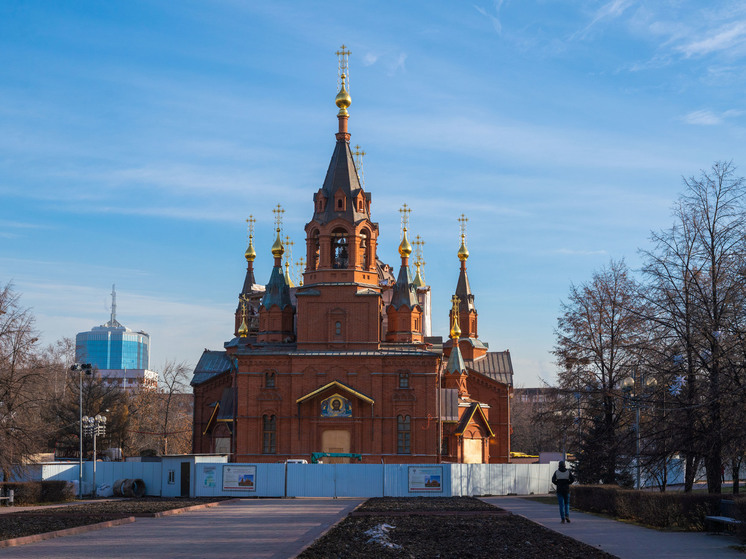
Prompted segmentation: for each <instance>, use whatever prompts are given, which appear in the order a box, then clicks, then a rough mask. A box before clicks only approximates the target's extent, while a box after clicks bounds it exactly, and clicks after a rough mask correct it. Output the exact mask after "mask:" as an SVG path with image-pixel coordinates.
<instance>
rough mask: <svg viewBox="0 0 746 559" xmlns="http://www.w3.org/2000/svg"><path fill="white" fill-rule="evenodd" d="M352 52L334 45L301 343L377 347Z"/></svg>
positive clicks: (372, 239) (302, 291)
mask: <svg viewBox="0 0 746 559" xmlns="http://www.w3.org/2000/svg"><path fill="white" fill-rule="evenodd" d="M349 55H350V51H349V50H347V49H346V48H345V46H344V45H342V47H341V49H340V50H339V51H337V56H338V57H339V92H338V93H337V96H336V98H335V104H336V105H337V107H338V108H339V112H338V113H337V121H338V129H337V133H336V134H335V137H336V140H337V141H336V144H335V146H334V152H333V153H332V158H331V162H330V163H329V168H328V169H327V172H326V177H325V178H324V182H323V183H322V185H321V187H320V188H319V190H318V191H317V192H316V194H314V197H313V217H312V218H311V221H309V222H308V223H307V224H306V228H305V230H306V268H305V272H304V274H303V286H302V287H299V288H298V290H297V291H296V296H297V300H298V303H297V305H298V325H297V333H298V336H297V343H298V347H299V348H303V349H322V348H326V349H362V348H366V349H373V348H377V347H378V345H379V344H380V341H381V320H380V313H381V305H382V303H381V289H380V287H379V285H378V273H377V271H376V243H377V240H378V224H377V223H373V222H372V221H371V220H370V206H371V197H370V194H368V193H366V192H365V191H364V190H363V187H362V185H361V183H360V177H359V175H358V170H357V167H356V165H355V160H354V157H353V154H352V151H351V150H350V133H349V132H348V129H347V122H348V119H349V112H348V111H347V109H348V108H349V106H350V104H351V102H352V98H351V97H350V93H349V67H348V59H349Z"/></svg>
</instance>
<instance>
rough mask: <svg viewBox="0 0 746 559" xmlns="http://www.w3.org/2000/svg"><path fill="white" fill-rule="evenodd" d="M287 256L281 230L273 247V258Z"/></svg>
mask: <svg viewBox="0 0 746 559" xmlns="http://www.w3.org/2000/svg"><path fill="white" fill-rule="evenodd" d="M283 254H285V247H284V246H282V241H281V240H280V230H279V229H277V238H276V239H275V244H273V245H272V256H274V257H275V258H282V255H283Z"/></svg>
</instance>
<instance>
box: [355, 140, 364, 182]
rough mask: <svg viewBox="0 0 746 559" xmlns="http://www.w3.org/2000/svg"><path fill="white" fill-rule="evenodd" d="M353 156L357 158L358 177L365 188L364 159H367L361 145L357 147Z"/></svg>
mask: <svg viewBox="0 0 746 559" xmlns="http://www.w3.org/2000/svg"><path fill="white" fill-rule="evenodd" d="M352 154H353V155H354V156H355V167H357V176H358V178H359V179H360V186H362V187H363V188H365V177H364V175H363V157H365V152H364V151H362V150H361V149H360V146H359V145H357V146H355V151H354V152H352Z"/></svg>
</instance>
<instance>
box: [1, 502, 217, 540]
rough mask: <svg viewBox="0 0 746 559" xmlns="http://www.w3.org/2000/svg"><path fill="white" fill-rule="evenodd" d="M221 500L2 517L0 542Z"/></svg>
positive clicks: (101, 505) (103, 505)
mask: <svg viewBox="0 0 746 559" xmlns="http://www.w3.org/2000/svg"><path fill="white" fill-rule="evenodd" d="M216 500H221V499H161V498H144V499H122V500H112V501H95V502H87V503H81V504H73V505H63V506H59V507H52V508H37V509H33V510H23V508H21V507H19V510H17V511H15V512H12V513H11V512H6V513H4V514H0V540H8V539H11V538H18V537H21V536H31V535H34V534H43V533H45V532H53V531H56V530H64V529H67V528H75V527H77V526H85V525H87V524H96V523H98V522H106V521H107V520H114V519H116V518H126V517H128V516H150V515H153V514H155V513H158V512H163V511H167V510H172V509H180V508H184V507H191V506H194V505H204V504H206V503H211V502H215V501H216Z"/></svg>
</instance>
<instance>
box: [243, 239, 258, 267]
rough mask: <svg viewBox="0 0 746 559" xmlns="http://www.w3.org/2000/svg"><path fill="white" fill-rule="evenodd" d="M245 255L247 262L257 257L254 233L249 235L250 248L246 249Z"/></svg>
mask: <svg viewBox="0 0 746 559" xmlns="http://www.w3.org/2000/svg"><path fill="white" fill-rule="evenodd" d="M244 256H245V257H246V261H247V262H253V261H254V259H255V258H256V250H254V236H253V235H251V236H250V237H249V248H247V249H246V252H245V253H244Z"/></svg>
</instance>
